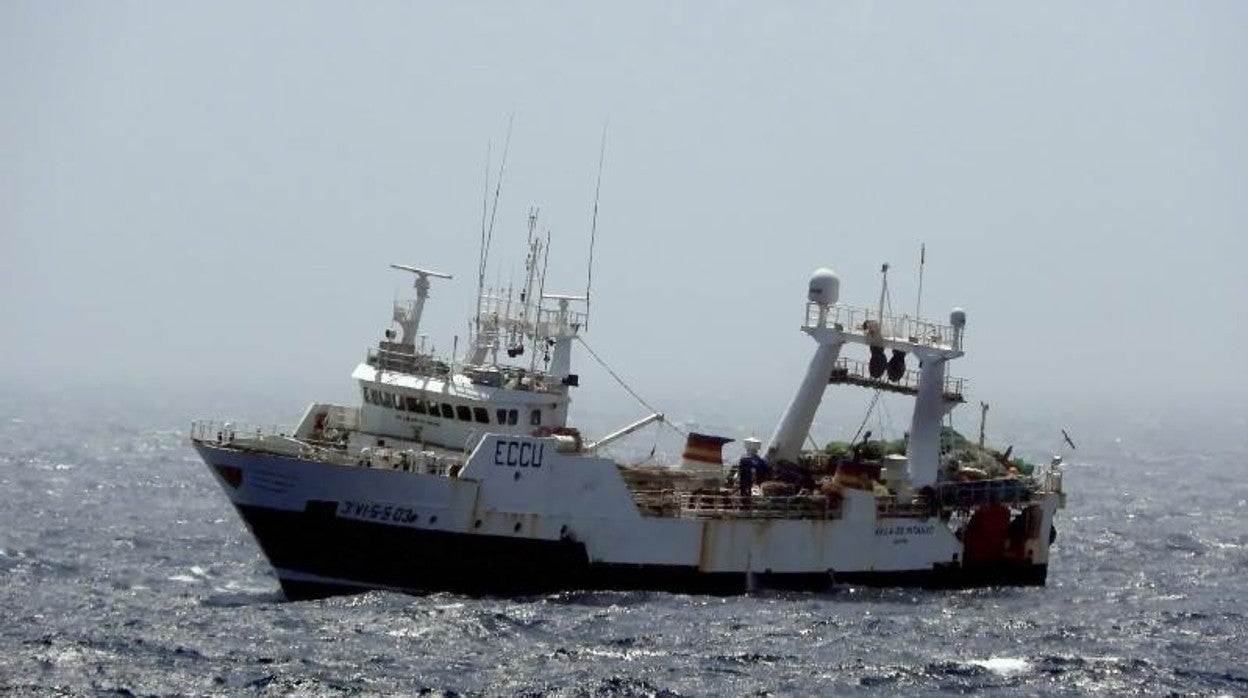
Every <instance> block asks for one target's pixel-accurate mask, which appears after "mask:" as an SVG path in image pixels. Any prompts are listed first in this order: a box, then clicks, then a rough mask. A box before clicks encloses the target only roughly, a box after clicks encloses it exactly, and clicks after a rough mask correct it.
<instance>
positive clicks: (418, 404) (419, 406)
mask: <svg viewBox="0 0 1248 698" xmlns="http://www.w3.org/2000/svg"><path fill="white" fill-rule="evenodd" d="M403 402H404V403H406V404H407V411H408V412H417V413H419V414H424V413H425V403H424V401H423V400H420V399H419V398H414V397H408V398H403Z"/></svg>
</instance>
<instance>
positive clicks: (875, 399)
mask: <svg viewBox="0 0 1248 698" xmlns="http://www.w3.org/2000/svg"><path fill="white" fill-rule="evenodd" d="M881 392H883V391H881V390H880V389H878V388H877V389H876V391H875V396H874V397H872V398H871V404H870V405H867V413H866V414H865V415H863V416H862V424H859V425H858V431H856V432H854V438H852V439H850V440H849V443H850V444H854V443H857V441H858V437H859V436H861V435H862V430H863V429H865V428H866V426H867V420H868V419H871V411H872V410H874V409H875V403H877V402H879V401H880V393H881Z"/></svg>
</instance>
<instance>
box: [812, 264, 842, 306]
mask: <svg viewBox="0 0 1248 698" xmlns="http://www.w3.org/2000/svg"><path fill="white" fill-rule="evenodd" d="M806 297H807V298H808V299H810V302H811V303H818V304H820V305H832V304H833V303H835V302H837V301H838V300H840V297H841V277H839V276H837V275H836V272H834V271H832V270H831V269H828V268H827V267H824V268H822V269H816V270H815V273H813V274H811V275H810V289H809V290H808V291H807V292H806Z"/></svg>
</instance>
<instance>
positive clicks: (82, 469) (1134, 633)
mask: <svg viewBox="0 0 1248 698" xmlns="http://www.w3.org/2000/svg"><path fill="white" fill-rule="evenodd" d="M135 414H136V412H135V411H133V410H126V409H120V408H118V409H115V410H105V411H101V410H99V409H90V410H87V409H75V407H74V405H73V404H72V403H67V402H58V401H56V400H44V401H26V400H22V399H18V398H9V399H7V400H0V694H19V695H20V694H32V695H43V694H47V693H62V694H71V695H80V694H97V695H98V694H103V695H110V694H116V695H141V694H157V695H171V694H186V695H213V694H230V695H233V694H240V693H242V694H289V693H295V694H301V695H342V694H403V695H417V694H432V695H503V696H512V695H522V696H536V695H555V696H582V695H603V696H633V695H637V696H642V695H646V696H653V695H663V696H676V695H691V696H692V695H749V694H753V695H813V694H824V695H826V694H885V695H896V694H905V695H916V694H936V693H946V692H952V693H963V692H969V691H978V690H983V691H988V692H991V693H1006V694H1024V695H1032V694H1037V693H1040V694H1069V693H1093V694H1124V693H1143V694H1163V693H1169V692H1178V693H1198V694H1228V695H1230V694H1244V693H1248V659H1246V657H1248V600H1246V597H1248V486H1246V485H1245V477H1244V471H1245V469H1244V463H1245V456H1248V448H1245V444H1244V442H1245V439H1244V438H1243V437H1242V436H1241V435H1238V434H1232V435H1231V437H1230V438H1228V439H1224V440H1223V441H1222V442H1219V443H1217V444H1216V445H1212V446H1211V445H1208V443H1206V442H1204V441H1201V442H1200V443H1198V444H1193V443H1190V442H1186V441H1180V440H1179V439H1178V438H1177V437H1174V438H1173V441H1172V442H1168V441H1167V440H1166V438H1165V437H1164V435H1163V436H1157V435H1155V434H1154V438H1153V441H1154V442H1159V443H1160V444H1161V445H1160V446H1158V445H1157V444H1156V443H1153V444H1150V445H1149V447H1148V448H1147V449H1142V448H1137V447H1133V446H1132V445H1131V444H1122V445H1121V447H1119V448H1113V447H1109V448H1102V449H1100V451H1099V452H1095V453H1091V454H1087V455H1083V454H1082V453H1080V455H1078V456H1077V457H1072V458H1071V459H1070V461H1069V465H1068V468H1067V471H1066V477H1065V484H1066V489H1067V490H1068V492H1069V493H1070V499H1069V506H1068V508H1067V509H1066V510H1064V511H1062V512H1060V513H1059V519H1058V522H1057V526H1058V539H1057V543H1056V545H1055V546H1054V548H1053V558H1052V562H1051V565H1050V568H1049V583H1048V585H1047V586H1045V587H1041V588H1002V589H977V590H970V591H953V592H950V591H923V590H913V589H883V590H880V589H868V588H859V587H843V588H839V589H836V590H834V591H831V592H829V593H822V594H792V593H771V592H765V593H757V594H751V595H746V596H737V597H727V598H721V597H705V596H685V595H677V594H665V593H636V592H629V593H622V592H567V593H559V594H550V595H543V596H534V597H526V598H506V599H498V598H484V599H483V598H470V597H464V596H458V595H454V594H433V595H427V596H406V595H402V594H394V593H368V594H362V595H358V596H351V597H339V598H332V599H326V600H321V601H310V602H294V603H292V602H287V601H285V600H284V599H283V598H282V596H281V594H280V591H279V588H278V585H277V581H276V579H275V578H274V576H273V574H272V572H271V571H270V570H269V568H268V566H267V564H266V563H265V561H264V559H263V558H262V556H261V554H260V552H259V550H258V548H257V547H256V545H255V544H254V542H253V541H252V540H251V538H250V536H249V535H248V533H247V531H246V528H245V527H244V525H243V524H242V522H241V521H240V520H239V518H238V517H237V515H236V514H235V513H234V511H233V510H232V509H231V507H230V505H229V503H228V502H227V500H226V498H225V496H224V495H223V494H222V493H221V492H219V491H218V488H217V485H216V484H215V483H214V481H213V480H212V479H211V477H210V476H209V474H208V473H207V471H206V470H205V468H204V467H203V466H202V464H201V463H200V462H199V461H198V459H197V458H196V456H195V454H194V453H193V451H192V450H191V448H190V447H189V445H188V441H187V430H186V425H184V424H182V423H180V422H179V423H173V420H172V418H170V417H169V416H168V415H166V414H141V415H140V416H135ZM1109 443H1111V444H1112V443H1113V442H1112V441H1110V442H1109ZM1167 444H1168V445H1167ZM1077 453H1079V452H1077Z"/></svg>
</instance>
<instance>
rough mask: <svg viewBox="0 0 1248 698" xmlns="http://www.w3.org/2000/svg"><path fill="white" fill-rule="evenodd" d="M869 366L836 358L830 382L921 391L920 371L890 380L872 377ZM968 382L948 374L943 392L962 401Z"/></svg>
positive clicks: (900, 390) (907, 392) (907, 391)
mask: <svg viewBox="0 0 1248 698" xmlns="http://www.w3.org/2000/svg"><path fill="white" fill-rule="evenodd" d="M868 368H869V367H868V364H867V362H865V361H861V360H858V359H850V358H847V357H841V358H839V359H837V360H836V365H835V366H834V367H833V369H832V376H831V379H830V380H829V382H830V383H852V384H856V385H865V386H868V387H877V388H882V389H884V390H890V391H893V392H901V393H906V394H909V395H913V394H915V393H917V392H918V391H919V377H920V375H921V374H920V372H919V371H915V370H913V369H906V372H905V373H904V374H902V376H901V378H900V379H899V380H897V381H890V380H886V379H885V378H884V377H882V376H881V377H880V378H872V377H871V373H870V371H869V370H868ZM966 383H967V380H966V379H965V378H957V377H955V376H949V375H946V376H945V380H944V385H942V386H941V393H942V394H943V395H944V396H945V397H946V398H948V399H951V400H958V401H961V400H962V395H963V392H962V391H963V388H964V387H965V385H966Z"/></svg>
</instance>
